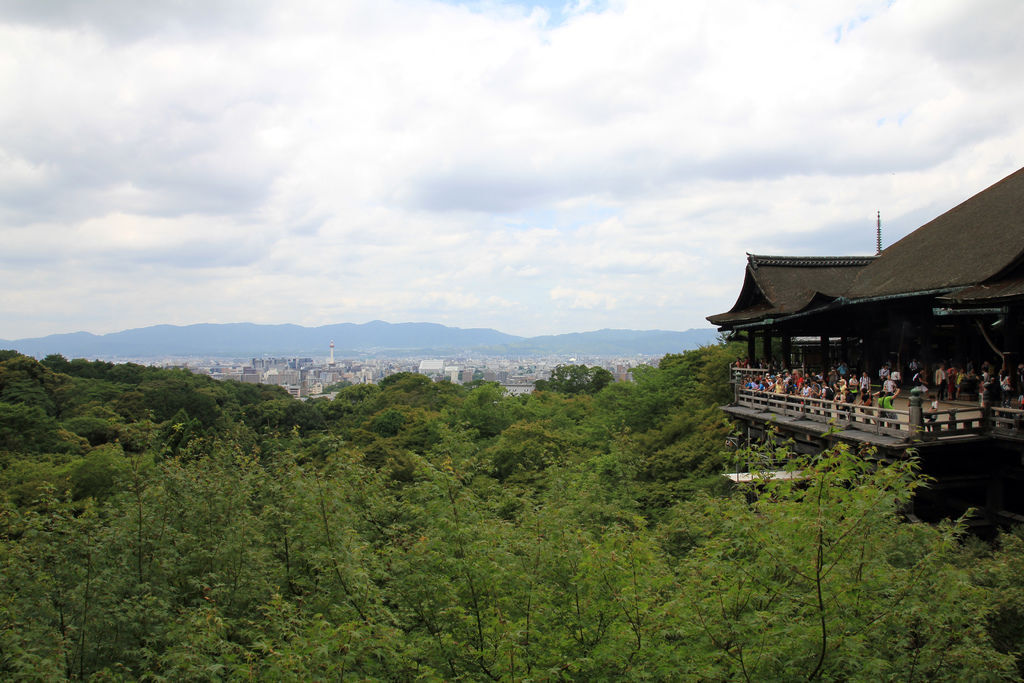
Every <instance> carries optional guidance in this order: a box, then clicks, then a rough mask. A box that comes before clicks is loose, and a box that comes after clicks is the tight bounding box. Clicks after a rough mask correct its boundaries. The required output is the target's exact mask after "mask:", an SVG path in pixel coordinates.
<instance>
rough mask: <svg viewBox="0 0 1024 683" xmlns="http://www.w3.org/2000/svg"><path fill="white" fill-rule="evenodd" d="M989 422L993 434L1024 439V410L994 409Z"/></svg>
mask: <svg viewBox="0 0 1024 683" xmlns="http://www.w3.org/2000/svg"><path fill="white" fill-rule="evenodd" d="M990 412H991V414H990V416H989V421H990V424H991V426H992V433H993V434H995V435H997V436H1001V437H1005V438H1017V439H1024V410H1017V409H1016V408H992V409H991V410H990Z"/></svg>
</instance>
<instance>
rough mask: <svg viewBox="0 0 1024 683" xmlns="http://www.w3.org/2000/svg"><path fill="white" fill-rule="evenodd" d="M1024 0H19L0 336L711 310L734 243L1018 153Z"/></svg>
mask: <svg viewBox="0 0 1024 683" xmlns="http://www.w3.org/2000/svg"><path fill="white" fill-rule="evenodd" d="M1021 25H1024V3H1021V2H1019V1H1018V0H1002V1H1000V0H979V1H974V2H969V3H968V2H953V1H944V0H927V1H926V0H886V1H876V2H871V1H866V2H861V1H840V2H827V3H824V2H816V1H812V0H807V1H803V2H785V3H765V2H757V1H753V0H748V1H741V2H732V3H721V2H678V1H676V0H609V1H607V2H601V1H594V2H588V1H586V0H572V1H567V2H558V1H547V2H531V1H530V0H524V1H522V2H508V1H505V2H501V1H498V0H493V1H479V2H477V1H473V2H461V1H449V2H440V1H437V0H402V1H396V0H348V1H346V2H314V1H297V0H288V1H284V0H245V1H242V0H208V1H207V2H202V3H181V2H153V3H140V2H136V1H135V0H130V1H126V0H107V1H103V0H98V1H96V2H90V3H78V2H67V1H52V2H17V1H13V0H6V1H0V42H2V44H3V45H4V48H3V50H2V51H0V99H2V101H3V102H4V105H3V106H2V107H0V238H2V241H3V245H4V246H3V249H2V250H0V288H2V290H3V292H4V293H3V295H2V296H0V338H4V339H18V338H24V337H31V336H40V335H46V334H51V333H58V332H71V331H77V330H85V331H89V332H93V333H97V334H101V333H107V332H112V331H117V330H123V329H126V328H132V327H142V326H148V325H154V324H160V323H168V324H175V325H185V324H191V323H199V322H238V321H250V322H256V323H296V324H302V325H309V326H316V325H323V324H328V323H337V322H355V323H361V322H366V321H370V320H375V319H382V320H388V321H391V322H402V321H430V322H437V323H443V324H445V325H451V326H460V327H490V328H495V329H498V330H501V331H503V332H507V333H511V334H516V335H539V334H555V333H563V332H572V331H583V330H594V329H599V328H632V329H671V330H686V329H689V328H695V327H706V326H707V323H706V321H705V320H704V317H705V316H706V315H709V314H712V313H717V312H721V311H724V310H726V309H728V308H729V306H731V304H732V302H733V300H734V299H735V296H736V293H737V291H738V287H739V284H740V282H741V278H742V269H743V267H744V263H745V258H746V257H745V252H752V253H785V254H795V255H811V254H845V253H853V254H869V253H873V252H874V249H875V216H876V211H881V213H882V222H883V239H884V244H885V245H888V244H891V243H892V242H893V241H895V240H896V239H898V238H900V237H902V236H903V235H905V234H907V233H908V232H910V231H911V230H913V229H915V228H916V227H918V226H920V225H921V224H923V223H924V222H926V221H928V220H930V219H931V218H933V217H935V216H937V215H939V214H940V213H942V212H943V211H945V210H947V209H949V208H951V207H952V206H954V205H956V204H958V203H960V202H961V201H963V200H964V199H966V198H968V197H969V196H971V195H973V194H974V193H976V192H978V191H980V190H982V189H984V188H986V187H988V186H989V185H991V184H992V183H994V182H996V181H997V180H999V179H1000V178H1002V177H1004V176H1005V175H1007V174H1009V173H1010V172H1012V171H1014V170H1016V169H1017V168H1019V167H1020V166H1021V165H1022V161H1021V156H1020V150H1022V149H1024V117H1022V116H1020V112H1021V111H1022V110H1024V80H1022V79H1021V77H1020V67H1021V65H1022V64H1024V41H1021V40H1020V39H1019V36H1018V33H1019V27H1020V26H1021ZM964 238H965V239H970V235H965V236H964ZM955 247H956V245H950V248H951V249H955ZM922 258H927V255H925V254H923V255H922Z"/></svg>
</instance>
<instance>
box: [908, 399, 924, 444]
mask: <svg viewBox="0 0 1024 683" xmlns="http://www.w3.org/2000/svg"><path fill="white" fill-rule="evenodd" d="M909 418H910V434H911V435H914V434H917V433H919V432H921V431H923V430H924V411H923V410H922V409H921V388H920V387H914V388H913V389H911V390H910V415H909Z"/></svg>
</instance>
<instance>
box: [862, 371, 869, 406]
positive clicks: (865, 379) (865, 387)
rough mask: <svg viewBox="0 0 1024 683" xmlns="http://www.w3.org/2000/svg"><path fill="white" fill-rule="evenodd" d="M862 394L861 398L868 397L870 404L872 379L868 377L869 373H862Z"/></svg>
mask: <svg viewBox="0 0 1024 683" xmlns="http://www.w3.org/2000/svg"><path fill="white" fill-rule="evenodd" d="M860 394H861V396H867V397H868V399H869V402H870V398H871V378H870V377H868V373H867V372H862V373H860Z"/></svg>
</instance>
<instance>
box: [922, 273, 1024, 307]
mask: <svg viewBox="0 0 1024 683" xmlns="http://www.w3.org/2000/svg"><path fill="white" fill-rule="evenodd" d="M1022 299H1024V278H1015V279H1012V280H1003V281H1001V282H992V283H988V284H983V285H974V286H973V287H964V288H963V289H958V290H956V291H955V292H950V293H949V294H946V295H944V296H940V297H938V299H937V300H938V301H940V302H942V303H955V304H985V303H1000V304H1001V303H1007V302H1011V301H1020V300H1022Z"/></svg>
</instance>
